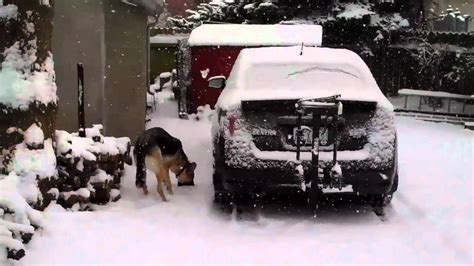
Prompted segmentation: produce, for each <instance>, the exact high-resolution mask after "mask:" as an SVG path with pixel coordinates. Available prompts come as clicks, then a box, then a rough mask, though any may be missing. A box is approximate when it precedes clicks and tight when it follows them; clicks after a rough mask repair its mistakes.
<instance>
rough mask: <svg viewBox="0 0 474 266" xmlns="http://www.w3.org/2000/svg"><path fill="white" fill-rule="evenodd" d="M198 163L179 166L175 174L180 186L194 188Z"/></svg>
mask: <svg viewBox="0 0 474 266" xmlns="http://www.w3.org/2000/svg"><path fill="white" fill-rule="evenodd" d="M196 166H197V164H196V163H190V162H186V163H184V164H183V165H181V166H179V167H178V169H177V171H176V172H175V174H176V178H178V186H194V170H196Z"/></svg>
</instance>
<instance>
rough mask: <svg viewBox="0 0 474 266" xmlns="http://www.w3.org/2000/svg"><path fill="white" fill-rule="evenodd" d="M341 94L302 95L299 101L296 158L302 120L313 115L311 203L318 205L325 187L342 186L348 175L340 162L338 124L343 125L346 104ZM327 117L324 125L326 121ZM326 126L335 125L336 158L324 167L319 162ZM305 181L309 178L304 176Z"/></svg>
mask: <svg viewBox="0 0 474 266" xmlns="http://www.w3.org/2000/svg"><path fill="white" fill-rule="evenodd" d="M340 98H341V95H334V96H330V97H322V98H311V99H301V100H299V101H298V102H297V103H296V106H295V107H296V112H297V122H296V123H297V133H296V160H297V161H298V162H300V159H301V144H302V142H301V137H302V136H303V130H302V121H303V119H302V118H303V116H304V115H310V116H311V117H312V119H311V121H312V129H313V137H312V149H311V154H312V155H311V168H310V186H308V187H309V188H310V191H309V204H310V205H312V206H314V207H315V208H317V204H318V203H317V202H318V199H319V196H320V194H321V190H322V189H323V188H326V187H330V188H338V189H339V190H341V189H342V188H343V187H344V179H343V176H342V171H341V167H340V166H339V164H338V162H337V144H338V139H339V133H338V127H339V126H340V122H341V121H342V120H341V116H342V112H343V105H342V102H341V100H340ZM323 121H324V125H323ZM322 126H326V127H332V128H333V132H334V134H332V136H333V138H332V141H333V145H334V147H333V161H332V165H331V167H330V168H328V169H321V168H320V162H319V146H320V136H319V132H320V129H321V127H322ZM303 182H305V180H303Z"/></svg>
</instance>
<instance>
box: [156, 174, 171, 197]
mask: <svg viewBox="0 0 474 266" xmlns="http://www.w3.org/2000/svg"><path fill="white" fill-rule="evenodd" d="M165 172H166V171H165V169H164V168H161V170H160V172H159V173H158V174H157V175H156V179H157V182H158V185H157V188H156V190H157V191H158V194H160V197H161V199H162V200H163V201H168V200H167V199H166V197H165V193H164V192H163V182H164V181H165V174H164V173H165Z"/></svg>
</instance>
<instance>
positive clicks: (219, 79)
mask: <svg viewBox="0 0 474 266" xmlns="http://www.w3.org/2000/svg"><path fill="white" fill-rule="evenodd" d="M207 81H208V82H209V87H210V88H214V89H224V87H225V83H226V82H225V81H226V80H225V77H224V76H216V77H212V78H209V79H208V80H207Z"/></svg>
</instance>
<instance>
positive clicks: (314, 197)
mask: <svg viewBox="0 0 474 266" xmlns="http://www.w3.org/2000/svg"><path fill="white" fill-rule="evenodd" d="M321 195H322V191H321V189H320V188H319V187H318V186H317V185H316V186H315V187H311V188H310V189H309V191H308V207H309V209H310V211H312V212H313V214H314V215H316V214H317V211H318V209H319V205H320V200H321Z"/></svg>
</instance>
